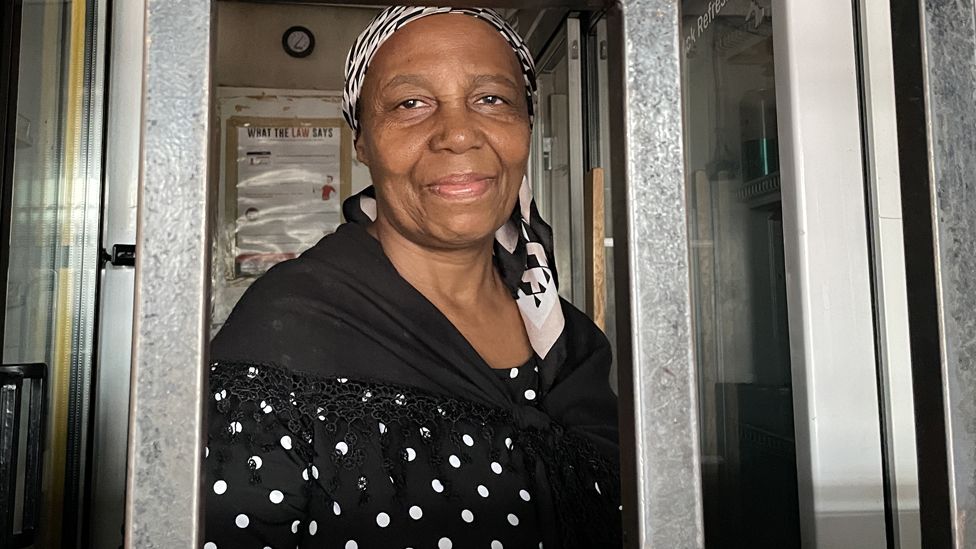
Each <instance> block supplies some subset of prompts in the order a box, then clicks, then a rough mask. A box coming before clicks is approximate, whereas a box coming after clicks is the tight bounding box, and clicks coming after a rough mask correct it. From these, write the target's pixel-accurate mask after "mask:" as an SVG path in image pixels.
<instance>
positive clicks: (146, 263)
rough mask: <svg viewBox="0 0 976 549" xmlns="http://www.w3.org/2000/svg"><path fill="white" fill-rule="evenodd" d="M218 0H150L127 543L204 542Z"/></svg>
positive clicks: (150, 545)
mask: <svg viewBox="0 0 976 549" xmlns="http://www.w3.org/2000/svg"><path fill="white" fill-rule="evenodd" d="M212 22H213V17H212V6H211V1H210V0H148V1H147V2H146V14H145V41H144V43H145V47H146V51H145V58H144V59H145V66H144V78H143V86H144V87H143V112H142V136H141V140H142V152H141V158H140V163H141V185H140V192H139V208H138V218H139V220H138V232H137V238H136V244H137V257H136V279H135V314H134V325H133V346H132V386H131V401H130V425H129V467H128V478H127V496H126V546H127V547H139V548H140V549H143V548H156V547H187V548H190V547H199V546H200V544H199V540H200V534H201V530H202V528H201V527H200V525H201V522H200V499H201V498H200V495H199V492H200V488H199V486H200V458H201V457H202V456H201V454H202V451H203V448H202V440H203V437H202V432H201V431H202V429H203V421H202V399H203V395H204V392H205V386H204V383H205V382H204V379H205V378H204V372H205V367H204V366H205V362H206V357H207V347H208V344H209V342H208V338H207V335H206V334H207V317H208V311H209V278H208V277H209V275H208V273H209V268H208V267H209V265H208V258H209V253H208V250H209V246H210V242H209V235H208V222H207V217H208V216H207V212H208V185H207V179H208V173H209V166H208V161H207V160H208V154H207V153H208V146H209V143H210V89H211V83H210V74H211V50H212V48H211V35H212V32H211V26H212Z"/></svg>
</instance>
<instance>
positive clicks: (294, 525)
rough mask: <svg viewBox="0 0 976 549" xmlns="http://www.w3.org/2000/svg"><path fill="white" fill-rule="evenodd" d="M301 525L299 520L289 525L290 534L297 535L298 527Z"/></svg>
mask: <svg viewBox="0 0 976 549" xmlns="http://www.w3.org/2000/svg"><path fill="white" fill-rule="evenodd" d="M301 523H302V521H300V520H296V521H295V522H293V523H291V533H292V534H297V533H298V525H299V524H301Z"/></svg>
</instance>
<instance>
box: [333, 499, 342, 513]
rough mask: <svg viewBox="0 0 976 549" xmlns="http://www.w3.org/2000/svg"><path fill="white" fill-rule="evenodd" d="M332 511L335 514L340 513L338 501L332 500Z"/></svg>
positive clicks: (340, 508)
mask: <svg viewBox="0 0 976 549" xmlns="http://www.w3.org/2000/svg"><path fill="white" fill-rule="evenodd" d="M332 512H333V513H335V516H339V515H341V514H342V507H339V502H338V501H333V502H332Z"/></svg>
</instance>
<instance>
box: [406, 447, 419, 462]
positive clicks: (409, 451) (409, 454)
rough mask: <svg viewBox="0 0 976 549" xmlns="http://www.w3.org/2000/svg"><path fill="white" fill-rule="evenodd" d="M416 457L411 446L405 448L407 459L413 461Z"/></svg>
mask: <svg viewBox="0 0 976 549" xmlns="http://www.w3.org/2000/svg"><path fill="white" fill-rule="evenodd" d="M416 458H417V452H416V451H415V450H414V449H413V448H407V461H413V460H414V459H416Z"/></svg>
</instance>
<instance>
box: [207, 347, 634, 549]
mask: <svg viewBox="0 0 976 549" xmlns="http://www.w3.org/2000/svg"><path fill="white" fill-rule="evenodd" d="M494 374H495V375H497V376H498V377H499V378H501V379H504V380H505V384H506V386H507V387H508V389H509V390H510V391H511V392H512V394H513V399H516V400H517V401H518V402H520V403H521V404H522V405H524V406H528V407H532V406H534V405H535V403H536V402H537V400H538V398H539V395H538V391H539V390H540V388H539V374H538V365H537V362H536V360H535V359H533V360H532V361H530V362H529V363H527V364H526V365H524V366H522V367H519V368H513V369H511V370H496V371H495V372H494ZM211 387H212V391H213V393H212V396H211V399H210V402H211V407H210V408H211V410H210V422H211V428H210V437H209V440H208V445H207V450H206V457H205V472H206V483H207V485H206V532H205V539H204V543H203V547H204V549H228V548H234V549H236V548H248V547H256V548H258V549H261V548H294V547H297V548H342V549H367V548H384V549H392V548H413V549H420V548H428V549H434V548H436V549H451V548H457V549H461V548H463V549H469V548H485V549H502V548H509V549H513V548H536V547H555V546H558V545H560V543H559V542H558V541H555V540H557V539H558V537H557V536H556V535H555V533H553V532H548V533H547V531H546V526H545V525H546V524H551V523H552V521H553V513H554V512H555V511H554V508H553V506H554V501H553V495H552V490H551V489H550V488H547V487H546V485H547V482H546V481H543V482H540V481H542V480H543V479H548V478H549V477H550V476H551V475H548V474H547V472H546V471H547V463H550V462H551V460H552V458H553V456H547V455H544V454H546V453H547V452H552V451H554V450H555V451H561V452H564V453H566V452H577V453H578V454H579V456H577V457H579V458H580V459H576V460H572V461H566V462H564V463H573V464H576V466H577V467H578V470H577V471H575V473H574V475H576V476H578V477H579V478H580V482H579V483H578V484H579V486H581V487H583V488H582V491H583V492H585V493H580V494H578V495H577V497H581V496H583V497H585V499H586V501H587V505H588V506H589V507H590V508H592V509H593V510H594V511H597V507H599V508H600V509H603V510H605V511H606V510H610V511H611V512H614V511H616V509H617V506H618V504H619V501H618V498H617V496H615V495H612V494H615V493H616V487H611V486H610V485H609V484H608V480H607V479H608V478H610V477H608V476H607V475H606V473H607V471H606V470H605V469H603V468H601V466H600V464H599V459H597V458H596V456H595V454H593V453H592V452H591V451H590V449H588V448H586V447H585V445H569V446H565V447H563V448H561V449H556V448H552V447H551V446H547V445H550V444H551V440H549V439H548V438H547V436H546V435H545V434H543V433H541V432H535V431H533V430H531V429H519V428H517V427H516V426H515V422H513V420H512V418H511V417H510V415H509V413H508V412H506V411H503V410H498V409H494V408H491V407H487V406H480V405H478V404H475V403H472V402H467V401H462V400H457V399H453V398H450V397H444V396H438V395H435V394H431V393H425V392H421V391H417V390H415V389H411V388H407V387H402V386H397V385H390V384H383V383H374V382H368V381H363V380H352V379H348V378H328V379H326V378H316V377H315V376H310V375H308V374H297V373H294V372H289V371H287V370H285V369H282V368H277V367H272V366H265V365H246V364H215V365H214V366H213V367H212V372H211ZM549 438H551V437H549ZM570 467H572V466H570ZM601 483H603V484H604V486H602V487H601ZM547 543H548V545H547ZM594 546H595V547H596V546H599V545H594ZM608 546H609V545H608ZM618 546H619V545H618Z"/></svg>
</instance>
